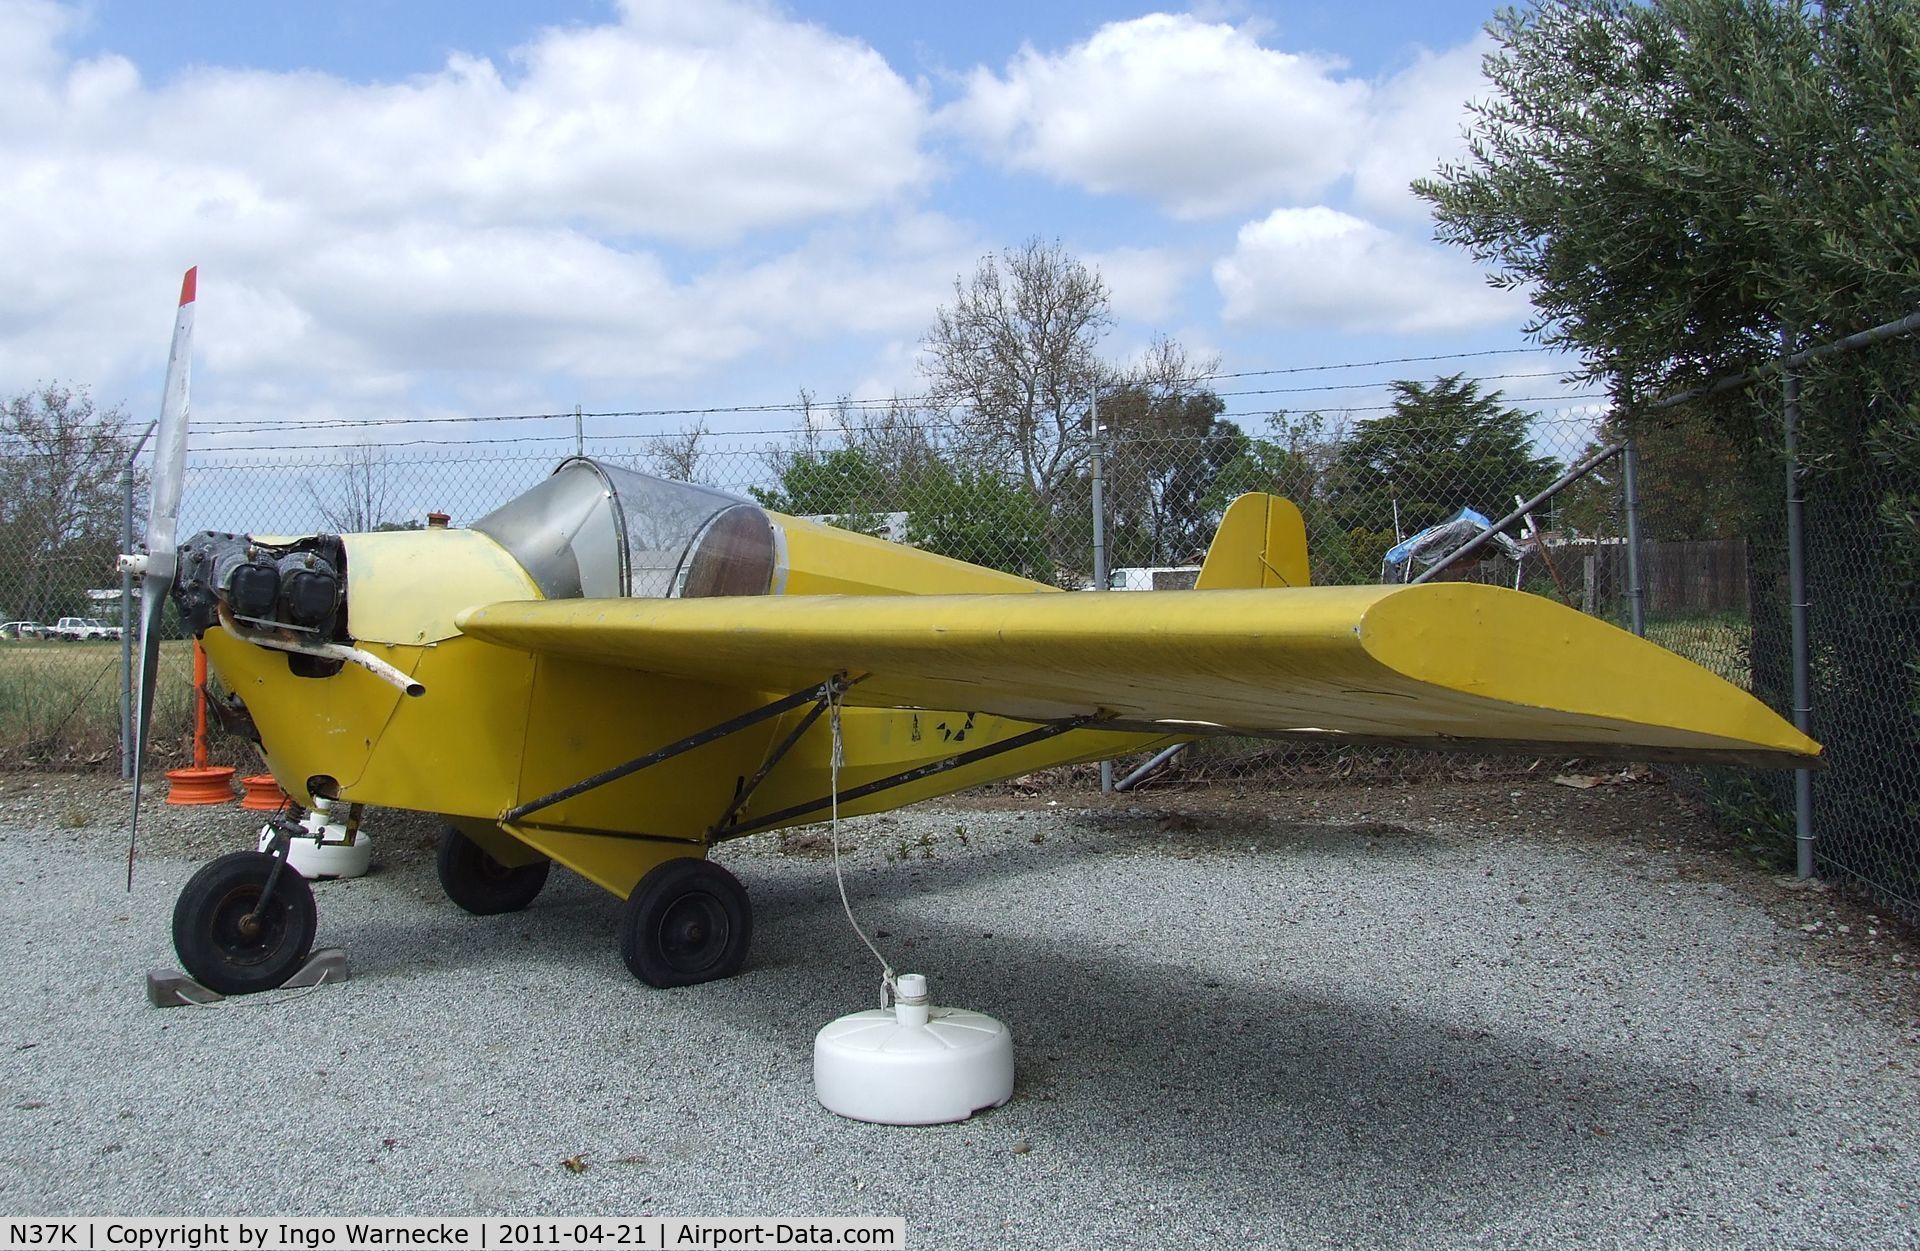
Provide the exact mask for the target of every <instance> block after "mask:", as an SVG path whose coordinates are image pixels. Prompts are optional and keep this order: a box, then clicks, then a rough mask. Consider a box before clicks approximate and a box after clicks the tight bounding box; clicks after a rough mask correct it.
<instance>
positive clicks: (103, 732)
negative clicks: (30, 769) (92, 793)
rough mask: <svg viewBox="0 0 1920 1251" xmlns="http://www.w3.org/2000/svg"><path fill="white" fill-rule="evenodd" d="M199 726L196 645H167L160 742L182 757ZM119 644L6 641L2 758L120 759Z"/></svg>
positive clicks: (1, 676) (0, 678) (166, 751)
mask: <svg viewBox="0 0 1920 1251" xmlns="http://www.w3.org/2000/svg"><path fill="white" fill-rule="evenodd" d="M192 729H193V646H192V644H191V643H188V642H185V641H173V642H165V643H162V644H161V645H160V677H159V685H158V686H157V687H156V688H155V693H154V709H153V743H154V747H155V749H156V753H157V755H158V756H159V757H160V758H162V759H165V758H168V757H170V756H172V755H173V754H175V752H177V750H178V748H177V744H178V742H179V740H180V739H181V738H182V737H183V736H186V735H189V734H191V733H192ZM119 742H120V644H119V643H117V642H98V643H63V642H37V641H9V642H5V643H0V760H3V761H6V762H9V763H15V764H19V763H28V762H37V763H50V764H64V765H85V764H106V763H111V762H116V761H117V760H118V751H119Z"/></svg>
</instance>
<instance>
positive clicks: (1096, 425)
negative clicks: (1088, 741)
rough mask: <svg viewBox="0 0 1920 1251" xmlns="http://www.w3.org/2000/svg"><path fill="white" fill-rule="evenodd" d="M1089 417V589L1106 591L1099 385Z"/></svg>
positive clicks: (1103, 777)
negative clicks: (1090, 476)
mask: <svg viewBox="0 0 1920 1251" xmlns="http://www.w3.org/2000/svg"><path fill="white" fill-rule="evenodd" d="M1088 402H1089V407H1090V411H1089V420H1090V421H1092V423H1093V589H1094V590H1096V591H1107V590H1111V589H1112V588H1111V587H1109V586H1108V585H1107V484H1106V478H1105V476H1104V473H1105V469H1104V466H1102V464H1101V463H1100V388H1099V387H1097V386H1096V387H1095V388H1093V391H1092V392H1091V393H1090V395H1089V396H1088ZM1100 792H1101V794H1103V795H1111V794H1112V793H1113V761H1111V760H1102V761H1101V762H1100Z"/></svg>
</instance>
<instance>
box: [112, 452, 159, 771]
mask: <svg viewBox="0 0 1920 1251" xmlns="http://www.w3.org/2000/svg"><path fill="white" fill-rule="evenodd" d="M156 424H158V423H156V422H151V421H150V422H148V423H147V428H146V430H145V432H143V433H142V434H141V436H140V437H139V439H138V440H136V441H135V442H134V445H133V450H132V451H131V452H128V453H127V460H126V463H125V464H124V465H122V466H121V467H120V491H121V494H122V496H123V498H122V501H121V502H122V504H123V506H124V507H123V509H122V511H121V517H120V521H121V524H120V550H121V551H123V552H129V553H130V552H132V551H133V462H134V461H135V460H136V459H137V458H138V457H139V455H140V449H141V448H143V447H145V446H146V445H147V440H148V439H150V438H152V437H153V428H154V426H155V425H156ZM120 779H121V781H132V780H133V575H132V574H131V573H129V572H127V571H126V570H124V569H123V570H121V571H120Z"/></svg>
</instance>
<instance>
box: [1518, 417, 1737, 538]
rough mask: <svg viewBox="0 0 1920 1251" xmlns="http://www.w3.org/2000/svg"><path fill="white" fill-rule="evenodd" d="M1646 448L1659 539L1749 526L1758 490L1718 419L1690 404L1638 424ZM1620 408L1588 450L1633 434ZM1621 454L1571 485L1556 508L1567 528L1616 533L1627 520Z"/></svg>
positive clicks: (1725, 533)
mask: <svg viewBox="0 0 1920 1251" xmlns="http://www.w3.org/2000/svg"><path fill="white" fill-rule="evenodd" d="M1636 426H1637V432H1636V434H1635V436H1634V441H1635V442H1636V443H1637V444H1638V446H1639V449H1640V479H1639V483H1638V488H1639V495H1640V525H1641V527H1642V530H1643V532H1644V533H1645V534H1646V535H1647V536H1648V537H1649V538H1650V539H1653V540H1655V541H1668V540H1679V539H1731V538H1738V537H1740V536H1741V535H1743V534H1745V533H1746V532H1747V527H1748V525H1749V521H1750V518H1751V515H1752V511H1753V505H1754V499H1753V492H1752V491H1751V489H1749V487H1748V485H1747V481H1746V475H1747V463H1746V460H1745V458H1744V457H1743V456H1742V454H1741V451H1740V449H1739V448H1737V447H1735V446H1734V445H1733V443H1732V442H1730V441H1729V440H1728V438H1727V437H1726V435H1725V434H1723V433H1721V432H1720V430H1719V429H1718V428H1716V427H1715V426H1714V424H1713V423H1712V422H1709V421H1706V420H1704V419H1703V418H1702V417H1701V416H1700V414H1697V413H1689V412H1686V411H1684V410H1682V411H1679V412H1668V413H1666V414H1664V415H1663V416H1662V417H1661V418H1659V419H1657V420H1656V419H1649V420H1646V421H1642V422H1639V423H1636ZM1626 427H1627V423H1626V422H1625V421H1624V420H1623V419H1622V418H1621V416H1620V415H1619V414H1618V413H1613V414H1609V415H1608V416H1607V418H1606V419H1605V420H1603V421H1602V422H1601V423H1600V428H1599V430H1597V431H1596V432H1595V433H1596V436H1597V438H1596V441H1595V442H1593V443H1592V444H1589V445H1588V447H1587V448H1586V449H1585V451H1583V452H1582V453H1581V455H1582V456H1583V457H1585V456H1589V455H1591V454H1593V453H1594V452H1597V451H1599V450H1600V449H1601V448H1602V447H1604V446H1606V445H1608V444H1611V443H1618V442H1619V441H1620V440H1621V439H1622V438H1624V437H1626ZM1621 470H1622V467H1621V462H1620V460H1619V459H1618V458H1615V459H1613V460H1610V461H1608V462H1607V463H1606V464H1604V465H1601V466H1600V467H1599V468H1597V469H1595V470H1594V471H1593V472H1592V473H1590V474H1588V475H1587V476H1586V477H1585V478H1582V479H1581V480H1580V481H1579V482H1576V483H1574V484H1573V485H1572V486H1571V487H1568V488H1567V491H1566V494H1565V495H1563V496H1561V497H1560V500H1561V502H1560V504H1559V506H1558V509H1557V511H1556V513H1555V517H1556V520H1557V521H1558V523H1559V524H1560V525H1561V526H1562V527H1570V528H1572V529H1574V530H1577V531H1578V532H1580V533H1581V534H1587V535H1594V534H1616V533H1618V532H1619V530H1620V527H1621V526H1622V525H1623V524H1624V523H1623V521H1622V518H1621V512H1620V503H1621V500H1622V498H1623V494H1624V485H1623V483H1622V482H1621Z"/></svg>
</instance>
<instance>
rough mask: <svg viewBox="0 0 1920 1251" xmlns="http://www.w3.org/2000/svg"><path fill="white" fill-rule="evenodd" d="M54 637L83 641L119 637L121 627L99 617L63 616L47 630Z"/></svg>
mask: <svg viewBox="0 0 1920 1251" xmlns="http://www.w3.org/2000/svg"><path fill="white" fill-rule="evenodd" d="M47 633H49V634H51V635H52V636H53V637H54V638H57V639H66V640H68V641H69V642H75V643H83V642H88V641H91V640H94V639H117V638H119V637H120V627H119V626H110V625H108V624H107V623H106V622H104V621H101V620H100V619H99V618H97V617H62V618H60V620H58V621H56V622H54V623H53V629H51V630H49V631H47Z"/></svg>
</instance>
